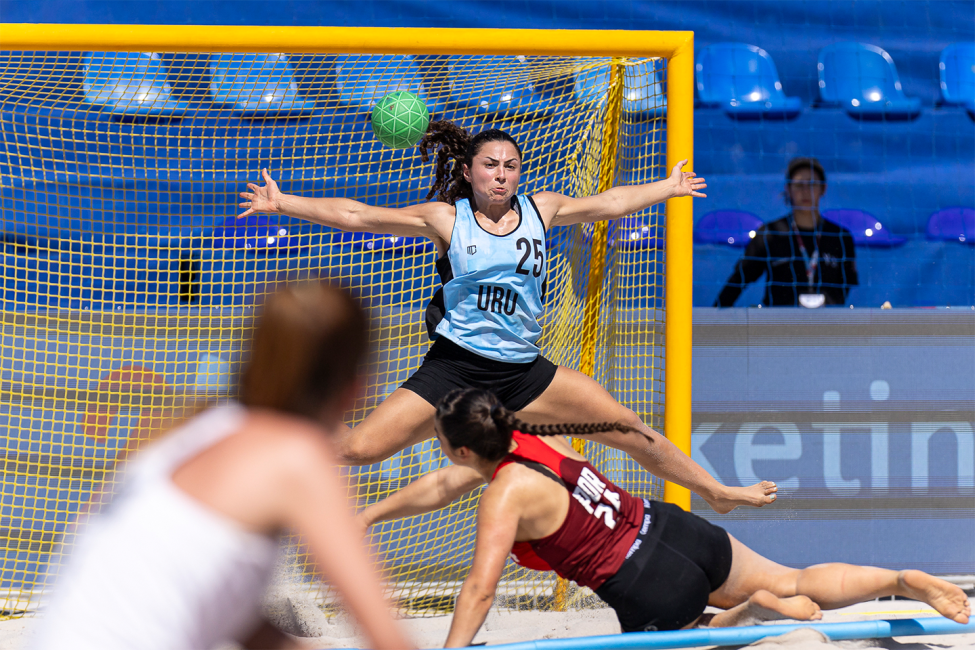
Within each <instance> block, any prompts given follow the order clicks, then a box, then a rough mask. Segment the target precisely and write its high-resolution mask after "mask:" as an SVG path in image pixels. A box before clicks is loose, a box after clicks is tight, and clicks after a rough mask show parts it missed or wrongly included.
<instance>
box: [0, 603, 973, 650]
mask: <svg viewBox="0 0 975 650" xmlns="http://www.w3.org/2000/svg"><path fill="white" fill-rule="evenodd" d="M970 600H971V599H970ZM934 615H935V612H934V610H932V609H931V608H930V607H928V606H927V605H925V604H924V603H919V602H915V601H909V600H895V601H891V600H880V601H871V602H868V603H860V604H857V605H852V606H850V607H845V608H843V609H838V610H833V611H827V612H824V617H823V622H825V623H849V622H854V621H869V620H879V619H892V618H922V617H928V616H934ZM326 621H327V622H326ZM783 623H793V621H783ZM43 624H44V619H43V615H42V614H39V615H37V616H33V617H25V618H20V619H11V620H6V621H0V648H3V649H4V650H28V648H30V637H31V635H32V633H33V631H34V630H36V629H38V626H41V625H43ZM319 624H320V625H327V627H326V628H325V629H322V630H306V633H307V632H313V631H314V632H317V631H321V632H323V634H321V635H320V636H314V637H306V638H300V639H299V641H300V642H301V643H302V644H304V645H305V646H307V647H308V648H323V649H325V648H353V647H355V648H359V647H364V644H363V642H362V640H361V639H360V638H358V636H357V634H356V628H355V626H354V625H351V624H350V623H349V622H348V621H347V620H344V619H343V618H342V617H339V618H335V619H330V620H329V619H324V617H323V619H320V620H319ZM403 624H404V625H405V626H406V627H407V629H408V630H409V632H410V635H411V636H412V638H413V639H414V640H415V641H416V643H417V644H418V646H419V647H420V648H438V647H442V645H443V641H444V639H445V638H446V636H447V629H448V628H449V626H450V617H449V616H436V617H429V618H412V619H404V621H403ZM770 625H775V623H772V624H770ZM618 632H619V624H618V623H617V621H616V617H615V615H614V613H613V611H612V610H611V609H609V608H605V609H588V610H576V611H569V612H524V611H506V610H492V611H491V613H490V614H489V616H488V619H487V621H486V623H485V625H484V627H483V628H482V629H481V631H480V633H478V635H477V638H475V640H474V641H475V643H482V642H486V643H487V644H488V645H489V646H491V645H496V644H501V643H514V642H519V641H531V640H538V639H557V638H566V637H583V636H600V635H606V634H616V633H618ZM231 647H234V646H229V647H228V648H221V650H229V648H231ZM700 647H713V646H700ZM738 647H743V646H738ZM747 647H756V648H768V649H769V650H773V649H775V650H778V649H780V648H789V649H790V650H805V649H809V650H826V649H829V648H842V649H845V650H865V649H867V648H884V649H886V650H942V649H944V648H959V649H961V648H971V649H975V633H973V634H953V635H929V636H910V637H893V638H886V639H865V640H858V641H834V642H830V641H828V640H826V639H825V638H824V637H823V636H822V635H821V634H820V633H818V632H815V631H813V630H809V629H803V630H797V631H796V632H792V633H790V634H787V635H784V636H782V637H779V638H767V639H765V640H763V641H759V642H756V643H753V644H751V645H750V646H747ZM65 650H68V649H65Z"/></svg>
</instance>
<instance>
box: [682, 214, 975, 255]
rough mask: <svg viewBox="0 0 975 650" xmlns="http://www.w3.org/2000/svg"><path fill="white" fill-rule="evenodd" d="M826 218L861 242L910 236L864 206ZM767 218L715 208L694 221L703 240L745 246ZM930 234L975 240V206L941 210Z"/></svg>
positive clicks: (882, 243)
mask: <svg viewBox="0 0 975 650" xmlns="http://www.w3.org/2000/svg"><path fill="white" fill-rule="evenodd" d="M822 215H823V218H824V219H828V220H830V221H832V222H833V223H837V224H839V225H841V226H843V227H844V228H846V229H847V230H849V231H850V233H851V234H852V235H853V241H854V243H856V245H857V246H872V247H890V246H897V245H900V244H903V243H904V242H906V241H907V240H906V239H905V238H904V237H899V236H897V235H895V234H893V233H892V232H891V231H890V229H888V228H884V226H883V224H882V223H881V222H880V221H879V220H878V219H877V218H876V217H875V216H873V215H872V214H870V213H869V212H865V211H863V210H850V209H847V210H824V211H823V213H822ZM762 225H763V222H762V220H761V219H759V218H758V216H756V215H755V214H753V213H751V212H745V211H743V210H714V211H712V212H708V213H707V214H705V215H704V216H702V217H701V218H700V219H699V220H698V222H697V223H696V224H695V225H694V241H695V242H696V243H699V244H726V245H728V246H738V247H740V246H745V245H747V244H748V242H749V241H750V240H751V239H752V238H754V237H755V234H756V232H757V231H758V229H759V228H761V227H762ZM926 234H927V238H928V239H929V240H932V241H960V242H965V243H968V244H975V209H972V208H963V207H953V208H944V209H942V210H938V211H937V212H935V213H934V214H932V215H931V216H930V217H929V218H928V225H927V228H926Z"/></svg>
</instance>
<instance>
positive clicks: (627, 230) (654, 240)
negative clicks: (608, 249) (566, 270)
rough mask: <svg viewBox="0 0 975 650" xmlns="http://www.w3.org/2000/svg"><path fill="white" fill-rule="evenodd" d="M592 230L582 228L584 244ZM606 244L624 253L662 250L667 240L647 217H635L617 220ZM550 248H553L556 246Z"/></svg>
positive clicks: (587, 242)
mask: <svg viewBox="0 0 975 650" xmlns="http://www.w3.org/2000/svg"><path fill="white" fill-rule="evenodd" d="M593 230H594V228H593V226H592V225H591V224H587V225H586V226H584V227H583V241H584V242H586V244H589V243H590V242H591V241H592V235H593ZM607 243H608V244H609V245H610V246H616V247H617V248H620V249H622V250H625V251H645V250H651V249H654V248H660V249H663V248H664V247H665V246H666V243H667V240H666V239H665V238H664V236H663V233H662V232H660V228H659V227H658V226H655V225H653V224H651V223H648V222H647V217H645V216H637V217H622V218H620V219H618V220H617V221H616V223H615V227H613V228H612V229H610V234H609V241H608V242H607ZM550 246H552V247H553V248H554V247H555V246H556V244H554V243H553V244H550Z"/></svg>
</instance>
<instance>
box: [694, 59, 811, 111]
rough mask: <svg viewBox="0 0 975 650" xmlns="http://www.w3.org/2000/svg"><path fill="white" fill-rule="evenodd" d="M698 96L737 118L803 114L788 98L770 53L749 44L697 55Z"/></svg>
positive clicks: (798, 102)
mask: <svg viewBox="0 0 975 650" xmlns="http://www.w3.org/2000/svg"><path fill="white" fill-rule="evenodd" d="M695 68H696V79H697V96H698V98H699V99H700V101H701V103H702V104H704V105H711V106H720V107H721V108H723V109H724V110H725V112H727V113H728V114H729V115H731V116H733V117H744V118H762V117H765V118H792V117H795V116H796V115H798V114H799V112H800V111H801V110H802V101H801V100H800V99H799V98H798V97H786V96H785V93H783V92H782V82H781V81H779V73H778V71H777V70H776V69H775V63H773V62H772V57H770V56H769V55H768V52H766V51H765V50H763V49H762V48H760V47H757V46H755V45H748V44H746V43H715V44H714V45H708V46H707V47H705V48H702V49H701V51H700V52H698V55H697V65H696V66H695Z"/></svg>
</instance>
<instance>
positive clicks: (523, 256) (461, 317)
mask: <svg viewBox="0 0 975 650" xmlns="http://www.w3.org/2000/svg"><path fill="white" fill-rule="evenodd" d="M515 198H516V200H517V201H518V207H519V208H520V209H519V211H518V212H519V215H520V219H519V221H518V227H516V228H515V229H514V230H512V231H511V232H510V233H508V234H507V235H494V234H492V233H489V232H488V231H486V230H484V228H482V227H481V226H480V224H478V223H477V219H475V218H474V213H473V212H472V211H471V206H470V202H469V201H468V200H467V199H461V200H459V201H457V204H456V206H455V207H456V209H457V216H456V218H455V219H454V228H453V231H452V232H451V235H450V248H448V249H447V258H448V259H449V261H450V275H449V276H448V277H447V278H444V275H445V274H444V270H445V269H443V268H442V264H441V263H438V265H437V266H438V268H439V269H440V270H441V278H443V279H444V280H445V281H446V282H445V284H444V289H443V299H444V308H445V310H444V311H445V313H444V316H443V320H441V321H440V323H439V324H438V325H437V329H436V332H437V334H438V335H440V336H444V337H446V338H448V339H450V340H451V341H453V342H454V343H456V344H457V345H459V346H461V347H463V348H466V349H467V350H470V351H471V352H474V353H476V354H479V355H481V356H483V357H487V358H489V359H496V360H498V361H507V362H509V363H528V362H530V361H534V360H535V357H537V356H538V346H537V345H536V344H535V343H536V341H538V337H539V336H540V335H541V333H542V328H541V326H540V325H539V324H538V319H539V317H540V316H541V315H542V292H543V288H542V287H543V285H544V283H545V262H546V259H545V257H546V255H545V226H544V225H543V224H542V217H541V215H540V214H539V213H538V210H537V209H536V207H535V203H534V202H533V201H532V200H531V199H530V198H529V197H527V196H517V197H515Z"/></svg>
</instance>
